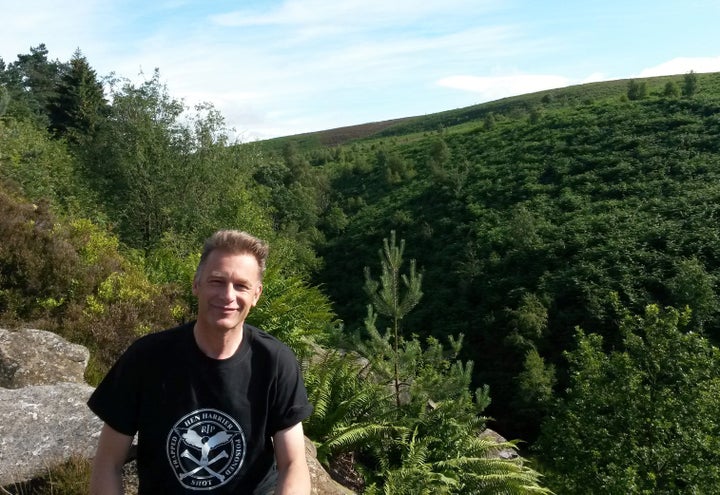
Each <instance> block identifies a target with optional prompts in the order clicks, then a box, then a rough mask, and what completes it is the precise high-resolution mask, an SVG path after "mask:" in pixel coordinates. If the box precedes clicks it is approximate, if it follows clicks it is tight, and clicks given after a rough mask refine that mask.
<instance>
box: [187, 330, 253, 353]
mask: <svg viewBox="0 0 720 495" xmlns="http://www.w3.org/2000/svg"><path fill="white" fill-rule="evenodd" d="M193 335H194V337H195V342H196V343H197V346H198V347H199V348H200V350H201V351H202V352H203V354H205V355H206V356H208V357H210V358H213V359H227V358H229V357H231V356H232V355H233V354H235V352H236V351H237V350H238V349H239V348H240V344H241V343H242V340H243V336H244V335H243V325H239V326H237V327H235V328H232V329H224V328H222V329H220V328H209V329H208V328H204V327H200V324H199V323H195V326H194V327H193Z"/></svg>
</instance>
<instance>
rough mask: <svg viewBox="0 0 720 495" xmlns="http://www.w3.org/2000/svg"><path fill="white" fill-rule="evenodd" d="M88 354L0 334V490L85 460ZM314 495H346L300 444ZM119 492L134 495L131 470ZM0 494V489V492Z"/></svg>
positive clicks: (93, 424) (90, 420)
mask: <svg viewBox="0 0 720 495" xmlns="http://www.w3.org/2000/svg"><path fill="white" fill-rule="evenodd" d="M88 359H89V352H88V350H87V349H86V348H85V347H83V346H79V345H76V344H71V343H70V342H67V341H66V340H64V339H62V338H61V337H59V336H58V335H56V334H53V333H51V332H46V331H43V330H18V331H10V330H5V329H0V418H2V420H0V487H3V486H8V485H12V484H14V483H21V482H24V481H27V480H31V479H33V478H36V477H38V476H43V475H46V474H47V472H48V469H50V468H52V467H53V466H55V465H58V464H61V463H62V462H64V461H66V460H68V459H69V458H70V457H71V456H73V455H80V456H82V457H86V458H91V457H92V456H93V455H94V453H95V448H96V445H97V439H98V436H99V435H100V429H101V428H102V421H101V420H100V419H99V418H97V417H96V416H95V415H94V414H93V413H92V412H91V411H90V409H88V407H87V405H86V402H87V399H88V397H89V396H90V394H91V393H92V391H93V388H92V387H90V386H89V385H87V384H86V383H85V382H84V379H83V374H84V373H85V367H86V366H87V362H88ZM305 445H306V452H307V454H308V455H307V458H308V467H309V469H310V477H311V480H312V484H313V488H312V493H313V495H351V494H352V493H354V492H352V491H350V490H348V489H347V488H345V487H343V486H342V485H340V484H339V483H337V482H335V481H334V480H333V479H332V478H331V477H330V475H328V473H327V472H326V471H325V470H324V469H323V467H322V465H320V463H319V462H318V461H317V459H316V453H315V446H314V445H313V443H312V442H311V441H310V440H309V439H307V438H306V439H305ZM125 473H126V476H125V480H124V481H125V487H126V493H127V494H128V495H132V494H134V493H137V479H136V477H135V478H134V477H133V473H134V470H133V469H132V466H129V469H126V470H125ZM0 491H1V489H0Z"/></svg>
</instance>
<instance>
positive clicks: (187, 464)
mask: <svg viewBox="0 0 720 495" xmlns="http://www.w3.org/2000/svg"><path fill="white" fill-rule="evenodd" d="M167 455H168V460H169V461H170V465H171V466H172V469H173V471H174V472H175V475H176V476H177V479H178V481H180V484H182V486H184V487H185V488H189V489H191V490H212V489H213V488H217V487H219V486H222V485H224V484H226V483H227V482H228V481H230V480H231V479H232V477H233V476H235V475H236V474H237V473H238V472H239V471H240V467H241V466H242V464H243V461H244V460H245V435H244V434H243V431H242V428H240V425H239V424H238V423H237V421H235V420H234V419H233V418H232V417H230V416H228V415H227V414H225V413H224V412H222V411H218V410H216V409H198V410H197V411H193V412H191V413H190V414H187V415H185V416H183V417H182V418H180V420H178V422H177V423H175V425H174V426H173V428H172V430H170V433H169V434H168V438H167Z"/></svg>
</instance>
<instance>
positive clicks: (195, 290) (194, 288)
mask: <svg viewBox="0 0 720 495" xmlns="http://www.w3.org/2000/svg"><path fill="white" fill-rule="evenodd" d="M192 293H193V296H197V293H198V278H197V276H196V277H193V283H192Z"/></svg>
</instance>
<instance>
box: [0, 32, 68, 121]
mask: <svg viewBox="0 0 720 495" xmlns="http://www.w3.org/2000/svg"><path fill="white" fill-rule="evenodd" d="M0 68H2V66H0ZM63 68H64V64H62V63H61V62H60V61H58V60H54V61H51V60H48V49H47V47H46V46H45V44H44V43H41V44H40V45H38V46H37V47H34V48H30V53H27V54H19V55H18V58H17V61H15V62H12V63H11V64H9V65H8V66H7V67H6V68H5V69H4V70H0V85H1V86H4V87H5V88H6V90H7V92H8V95H9V100H10V101H9V104H8V108H7V113H8V114H10V115H12V116H15V117H20V118H26V119H30V120H32V121H34V122H36V123H37V124H38V125H42V126H47V125H48V124H49V122H50V119H49V117H48V113H49V107H50V102H51V101H52V100H53V98H55V97H56V95H57V88H58V83H59V80H60V74H61V71H62V70H63Z"/></svg>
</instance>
